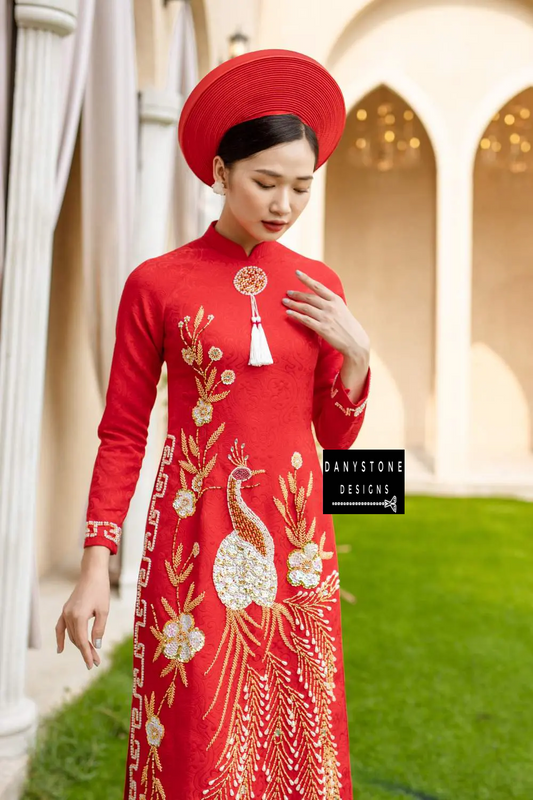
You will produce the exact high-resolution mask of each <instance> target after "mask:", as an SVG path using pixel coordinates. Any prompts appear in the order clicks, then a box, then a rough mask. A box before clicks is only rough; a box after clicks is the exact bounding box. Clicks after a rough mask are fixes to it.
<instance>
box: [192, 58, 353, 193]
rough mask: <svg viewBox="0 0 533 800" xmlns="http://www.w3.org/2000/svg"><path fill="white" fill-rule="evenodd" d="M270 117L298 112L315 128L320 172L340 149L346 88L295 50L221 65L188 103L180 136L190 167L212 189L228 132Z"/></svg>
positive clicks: (236, 60)
mask: <svg viewBox="0 0 533 800" xmlns="http://www.w3.org/2000/svg"><path fill="white" fill-rule="evenodd" d="M268 114H296V116H298V117H299V118H300V119H301V120H302V122H305V123H306V125H309V126H310V127H311V128H312V129H313V130H314V132H315V133H316V136H317V139H318V145H319V153H318V162H317V169H318V167H320V166H321V165H322V164H323V163H324V162H325V161H327V160H328V158H329V157H330V155H331V154H332V153H333V151H334V150H335V148H336V147H337V145H338V143H339V140H340V138H341V136H342V132H343V130H344V125H345V123H346V107H345V105H344V98H343V95H342V92H341V89H340V86H339V85H338V83H337V82H336V81H335V79H334V78H333V77H332V76H331V75H330V73H329V72H328V71H327V69H325V67H323V66H322V65H321V64H320V63H319V62H318V61H315V59H314V58H311V57H310V56H306V55H304V54H303V53H298V52H296V51H295V50H254V51H253V52H251V53H244V55H241V56H236V57H235V58H231V59H229V60H228V61H224V62H223V63H222V64H220V65H219V66H218V67H215V69H213V70H211V72H209V73H208V74H207V75H206V76H205V77H204V78H202V80H201V81H200V82H199V83H198V84H197V85H196V86H195V88H194V89H193V90H192V92H191V94H190V95H189V97H188V98H187V100H186V101H185V104H184V106H183V109H182V111H181V116H180V121H179V125H178V137H179V143H180V147H181V150H182V152H183V155H184V157H185V160H186V162H187V164H188V165H189V167H190V168H191V169H192V171H193V172H194V173H195V175H197V176H198V177H199V178H200V180H201V181H203V182H204V183H206V184H208V185H209V186H210V185H211V184H212V183H213V159H214V157H215V156H216V152H217V148H218V145H219V143H220V140H221V139H222V137H223V135H224V134H225V132H226V131H227V130H228V129H229V128H231V127H232V126H233V125H237V124H238V123H239V122H245V121H246V120H250V119H256V118H257V117H263V116H266V115H268Z"/></svg>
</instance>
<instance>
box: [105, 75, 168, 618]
mask: <svg viewBox="0 0 533 800" xmlns="http://www.w3.org/2000/svg"><path fill="white" fill-rule="evenodd" d="M181 102H182V100H181V97H180V96H179V95H178V94H176V93H174V92H169V91H160V90H157V89H154V88H148V89H145V90H144V91H142V92H141V93H140V95H139V124H140V143H139V148H140V154H139V155H140V158H139V163H140V165H141V166H140V174H139V176H138V177H139V179H138V183H137V185H138V187H139V188H138V195H137V204H136V226H135V231H136V241H135V246H134V261H135V263H136V264H140V263H142V262H143V261H145V260H146V259H148V258H154V257H155V256H158V255H161V254H162V253H164V252H166V250H167V249H168V247H167V232H168V224H169V214H170V202H171V190H172V179H173V174H174V156H175V152H176V146H177V145H176V142H177V122H178V117H179V110H180V107H181ZM161 417H162V411H161V397H160V395H159V394H158V398H157V400H156V403H155V406H154V409H153V412H152V415H151V419H150V426H149V431H148V440H147V443H146V453H145V456H144V460H143V463H142V467H141V471H140V474H139V480H138V482H137V487H136V490H135V494H134V496H133V498H132V500H131V504H130V508H129V511H128V516H127V518H126V520H125V522H124V533H123V536H122V540H121V549H122V563H121V571H120V594H121V597H122V598H124V599H126V600H130V601H131V603H132V605H133V603H134V600H135V595H136V586H137V578H138V574H139V566H140V563H141V557H142V551H143V540H144V532H145V523H146V515H147V513H148V506H149V502H150V496H151V492H152V488H153V484H154V480H155V476H156V472H157V467H158V462H159V457H160V454H161V446H162V444H163V440H164V434H165V431H162V430H161V427H162V426H161V424H160V422H161Z"/></svg>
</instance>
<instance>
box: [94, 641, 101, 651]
mask: <svg viewBox="0 0 533 800" xmlns="http://www.w3.org/2000/svg"><path fill="white" fill-rule="evenodd" d="M94 646H95V647H96V648H97V649H98V650H99V649H100V648H101V646H102V640H101V639H95V642H94Z"/></svg>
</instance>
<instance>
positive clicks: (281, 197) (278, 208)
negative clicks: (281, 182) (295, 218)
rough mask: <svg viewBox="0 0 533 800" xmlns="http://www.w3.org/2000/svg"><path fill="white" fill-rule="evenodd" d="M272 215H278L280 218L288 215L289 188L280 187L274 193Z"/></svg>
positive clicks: (289, 206)
mask: <svg viewBox="0 0 533 800" xmlns="http://www.w3.org/2000/svg"><path fill="white" fill-rule="evenodd" d="M271 207H272V213H273V214H278V215H279V216H280V217H281V216H283V215H284V214H290V211H291V203H290V187H289V186H280V187H279V188H278V190H277V192H276V196H275V197H274V200H273V202H272V206H271Z"/></svg>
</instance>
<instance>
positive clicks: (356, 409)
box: [331, 370, 368, 417]
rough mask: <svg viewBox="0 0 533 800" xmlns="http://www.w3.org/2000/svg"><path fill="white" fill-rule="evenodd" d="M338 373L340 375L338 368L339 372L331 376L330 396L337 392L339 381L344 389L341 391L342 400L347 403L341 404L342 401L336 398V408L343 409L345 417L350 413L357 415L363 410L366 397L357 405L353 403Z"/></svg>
mask: <svg viewBox="0 0 533 800" xmlns="http://www.w3.org/2000/svg"><path fill="white" fill-rule="evenodd" d="M339 375H340V370H339V372H337V373H336V375H335V377H334V378H333V383H332V384H331V397H332V398H333V397H335V395H336V394H338V391H339V387H338V386H337V383H339V384H340V386H341V387H342V388H343V389H344V391H343V392H342V393H341V394H342V397H343V400H344V401H345V402H346V403H348V405H343V403H339V401H338V400H335V405H336V406H337V408H340V410H341V411H343V412H344V414H346V416H347V417H349V416H350V414H353V416H354V417H358V416H359V415H360V414H362V413H363V411H364V410H365V408H366V404H367V400H368V397H365V399H364V400H362V401H360V402H359V403H358V404H357V405H354V404H353V403H352V401H351V400H350V398H349V396H348V394H347V390H346V389H345V388H344V386H343V384H342V381H341V379H340V377H339Z"/></svg>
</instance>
